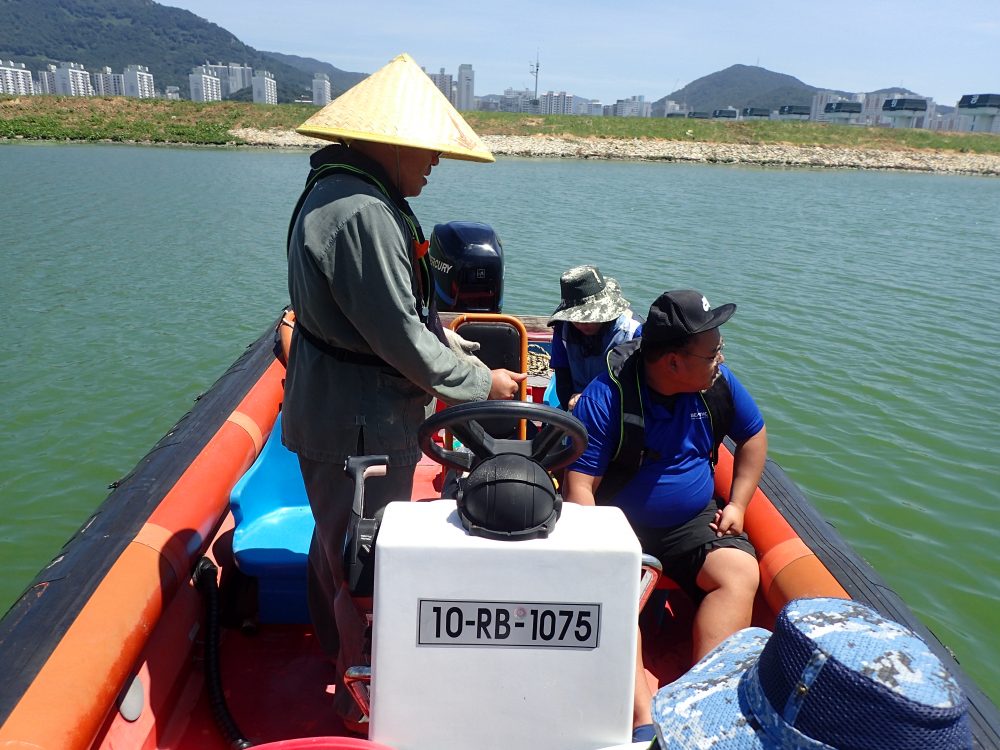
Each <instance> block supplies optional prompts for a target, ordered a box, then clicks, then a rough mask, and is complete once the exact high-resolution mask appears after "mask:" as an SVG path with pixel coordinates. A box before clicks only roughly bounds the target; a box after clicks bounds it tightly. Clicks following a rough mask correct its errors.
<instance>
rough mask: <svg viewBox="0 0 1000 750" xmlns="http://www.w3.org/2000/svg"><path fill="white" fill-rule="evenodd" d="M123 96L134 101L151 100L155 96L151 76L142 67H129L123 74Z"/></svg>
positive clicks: (146, 69)
mask: <svg viewBox="0 0 1000 750" xmlns="http://www.w3.org/2000/svg"><path fill="white" fill-rule="evenodd" d="M122 77H123V79H124V81H125V96H131V97H133V98H135V99H152V98H154V97H155V96H156V87H155V86H154V85H153V74H152V73H150V72H149V68H147V67H146V66H144V65H129V66H128V67H127V68H125V73H124V74H123V76H122Z"/></svg>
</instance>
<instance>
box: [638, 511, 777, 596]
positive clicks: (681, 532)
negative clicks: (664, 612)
mask: <svg viewBox="0 0 1000 750" xmlns="http://www.w3.org/2000/svg"><path fill="white" fill-rule="evenodd" d="M722 507H725V503H724V502H723V501H722V500H719V499H718V498H713V499H712V501H711V502H709V504H708V505H706V506H705V508H704V510H702V511H701V512H700V513H699V514H698V515H696V516H695V517H694V518H692V519H691V520H690V521H687V522H685V523H682V524H681V525H680V526H670V527H667V528H655V527H651V526H639V525H638V524H632V529H633V531H635V535H636V536H637V537H639V543H640V544H641V545H642V551H643V552H645V553H646V554H648V555H653V557H655V558H656V559H657V560H659V561H660V563H661V564H662V565H663V573H664V575H667V576H670V577H671V578H672V579H674V580H675V581H676V582H677V584H678V585H679V586H680V587H681V588H682V589H683V590H684V592H685V593H686V594H687V595H688V596H690V597H691V600H692V601H693V602H695V603H696V604H697V603H698V602H700V601H701V599H702V597H704V596H705V592H704V591H702V590H701V589H700V588H698V584H697V583H695V579H696V578H697V577H698V573H699V572H700V571H701V566H702V565H704V564H705V557H706V556H707V555H708V553H709V552H711V551H712V550H713V549H716V548H719V547H735V548H736V549H741V550H743V551H744V552H746V553H747V554H749V555H753V556H754V557H756V556H757V550H755V549H754V547H753V545H752V544H751V543H750V539H749V538H747V535H746V534H745V533H743V534H740V535H739V536H724V537H721V538H719V537H717V536H716V535H715V532H714V531H712V529H711V527H709V524H710V523H711V522H712V521H713V520H714V519H715V513H716V511H717V510H719V508H722Z"/></svg>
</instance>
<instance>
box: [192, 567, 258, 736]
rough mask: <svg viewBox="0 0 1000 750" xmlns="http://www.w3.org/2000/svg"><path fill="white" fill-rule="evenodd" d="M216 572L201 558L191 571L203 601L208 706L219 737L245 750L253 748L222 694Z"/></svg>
mask: <svg viewBox="0 0 1000 750" xmlns="http://www.w3.org/2000/svg"><path fill="white" fill-rule="evenodd" d="M218 571H219V569H218V568H217V567H216V566H215V563H213V562H212V561H211V560H209V559H208V558H207V557H203V558H201V559H200V560H199V561H198V564H197V565H196V566H195V568H194V583H195V586H197V587H198V590H199V591H201V593H202V595H203V596H204V597H205V682H206V683H207V685H208V695H209V702H210V703H211V705H212V714H213V715H214V716H215V723H216V724H218V726H219V729H220V730H221V732H222V735H223V736H224V737H225V739H226V741H227V742H228V743H229V746H230V747H231V748H233V750H245V749H246V748H249V747H253V743H252V742H251V741H250V740H248V739H247V738H246V737H244V736H243V733H242V732H241V731H240V729H239V727H238V726H236V721H235V720H234V719H233V716H232V714H230V713H229V707H228V706H227V705H226V696H225V693H224V692H223V691H222V669H221V666H220V652H219V642H220V638H221V634H222V631H221V627H220V625H219V583H218Z"/></svg>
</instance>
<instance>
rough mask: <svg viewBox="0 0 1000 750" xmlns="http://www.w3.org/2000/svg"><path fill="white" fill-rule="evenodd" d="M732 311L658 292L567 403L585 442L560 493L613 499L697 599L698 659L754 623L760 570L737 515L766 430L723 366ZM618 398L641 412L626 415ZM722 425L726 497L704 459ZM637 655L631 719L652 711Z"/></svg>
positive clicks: (582, 499)
mask: <svg viewBox="0 0 1000 750" xmlns="http://www.w3.org/2000/svg"><path fill="white" fill-rule="evenodd" d="M735 311H736V305H732V304H727V305H722V306H720V307H717V308H712V307H711V305H710V304H709V302H708V300H707V299H706V298H705V297H704V295H702V294H701V293H700V292H696V291H694V290H690V289H685V290H679V291H673V292H665V293H664V294H662V295H660V297H659V298H657V300H656V301H655V302H654V303H653V305H652V306H651V307H650V309H649V316H648V318H647V319H646V322H645V324H644V325H643V331H642V338H641V339H638V340H636V341H633V342H629V343H626V344H623V345H621V346H619V347H617V348H616V349H614V350H613V351H612V352H611V354H610V355H609V364H610V365H611V367H610V369H609V371H608V372H605V373H604V374H602V375H600V376H598V377H597V378H596V379H595V380H594V381H593V382H591V384H590V385H589V386H587V388H586V389H585V390H584V392H583V394H582V395H581V396H580V399H579V401H578V402H577V404H576V409H574V411H573V414H574V416H576V417H577V418H579V419H580V421H582V422H583V423H584V425H585V426H586V427H587V433H588V435H589V437H590V441H589V444H588V447H587V450H586V452H585V453H584V454H583V456H581V457H580V459H578V460H577V461H576V463H574V464H573V465H572V466H570V467H569V472H568V473H567V478H566V498H567V499H568V500H570V501H572V502H576V503H580V504H583V505H594V504H595V503H596V502H601V503H602V504H613V505H616V506H618V507H620V508H621V509H622V511H623V512H624V513H625V515H626V517H627V518H628V519H629V522H630V523H631V524H632V527H633V529H634V530H635V532H636V535H637V536H638V537H639V540H640V542H641V543H642V547H643V551H644V552H647V553H649V554H652V555H654V556H656V557H657V558H658V559H659V560H660V561H661V563H663V569H664V572H665V573H666V574H667V575H669V576H670V577H671V578H673V579H674V580H676V581H677V583H678V584H680V585H681V586H682V588H684V590H685V591H686V592H687V593H688V594H689V595H690V596H691V597H692V598H693V600H694V601H695V603H696V604H698V609H697V612H696V614H695V619H694V629H693V634H692V638H693V646H694V659H695V660H696V661H697V660H698V659H700V658H701V657H702V656H704V655H705V654H706V653H708V652H709V651H710V650H711V649H712V648H714V647H715V646H716V645H718V644H719V643H721V642H722V641H723V640H724V639H725V638H726V637H728V636H729V635H731V634H732V633H735V632H736V631H737V630H740V629H742V628H745V627H748V626H749V625H750V615H751V612H752V609H753V600H754V595H755V594H756V591H757V585H758V580H759V573H758V567H757V560H756V558H755V552H754V549H753V546H752V545H751V544H750V541H749V539H747V536H746V534H744V533H743V516H744V513H745V511H746V508H747V505H748V504H749V502H750V498H751V497H752V495H753V493H754V490H755V489H756V488H757V483H758V482H759V481H760V476H761V473H762V472H763V470H764V463H765V460H766V458H767V432H766V430H765V428H764V420H763V417H762V416H761V413H760V410H759V409H758V408H757V405H756V404H755V403H754V401H753V399H752V398H751V396H750V394H749V393H748V392H747V390H746V389H745V388H744V387H743V385H742V384H741V383H740V382H739V381H738V380H737V379H736V376H735V375H733V373H732V372H731V371H730V370H729V368H728V367H726V366H725V365H724V364H723V362H724V361H725V357H724V356H723V354H722V349H723V341H722V335H721V333H720V332H719V327H720V326H721V325H722V324H723V323H725V322H726V321H727V320H729V318H730V317H732V315H733V313H734V312H735ZM636 391H637V393H635V392H636ZM633 394H635V395H633ZM623 404H624V407H623ZM623 408H625V409H626V410H631V411H630V412H629V413H630V414H632V411H634V412H638V414H633V415H632V418H631V419H624V418H623V416H622V412H623ZM637 419H638V420H641V421H642V428H641V430H640V431H639V434H638V437H637V438H636V437H635V433H634V432H632V433H630V435H631V437H629V439H628V440H626V439H625V437H626V436H623V431H627V430H628V429H629V428H628V427H627V426H626V425H627V423H629V422H633V423H634V422H636V421H637ZM723 434H728V435H729V437H731V438H732V439H733V441H734V442H735V443H736V452H735V456H734V467H733V483H732V487H731V488H730V499H729V503H727V504H723V503H722V502H721V501H717V500H716V498H715V496H714V492H715V481H714V472H713V463H712V459H713V457H714V455H715V451H716V450H717V446H718V442H719V441H721V439H722V437H723ZM636 440H638V441H639V442H641V443H642V445H641V446H639V447H640V448H641V451H639V450H634V451H632V452H633V453H634V455H635V456H636V460H635V461H634V462H633V463H632V465H631V466H630V467H628V468H627V469H623V468H622V466H621V463H622V452H623V445H624V444H626V443H633V444H634V443H635V442H636ZM625 452H626V453H628V452H629V451H628V450H626V451H625ZM616 456H617V457H618V458H617V459H616ZM602 484H603V491H602ZM641 654H642V650H641V646H640V649H639V656H638V664H637V667H638V668H637V670H636V704H635V722H636V724H637V725H642V724H646V723H648V722H649V721H650V719H649V704H650V699H651V694H650V691H649V686H648V684H647V683H646V680H645V675H644V670H643V669H642V658H641Z"/></svg>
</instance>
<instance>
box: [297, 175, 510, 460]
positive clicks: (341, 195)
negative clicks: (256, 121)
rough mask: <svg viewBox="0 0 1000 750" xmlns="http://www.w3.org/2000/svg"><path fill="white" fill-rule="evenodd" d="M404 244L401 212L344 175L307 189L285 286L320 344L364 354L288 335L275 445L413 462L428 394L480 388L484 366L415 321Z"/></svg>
mask: <svg viewBox="0 0 1000 750" xmlns="http://www.w3.org/2000/svg"><path fill="white" fill-rule="evenodd" d="M417 284H418V281H417V276H416V271H415V269H414V261H413V240H412V236H411V233H410V230H409V227H408V226H407V224H406V220H405V219H404V218H403V215H402V213H401V212H400V211H399V210H398V209H397V208H396V207H395V206H394V205H392V203H391V202H390V201H389V199H388V198H387V197H386V196H385V195H384V194H383V193H382V192H381V191H380V190H379V189H378V188H377V187H375V186H374V185H371V184H369V183H368V182H367V181H365V180H363V179H361V178H359V177H355V176H353V175H346V174H333V175H330V176H327V177H324V178H323V179H321V180H320V181H319V182H317V183H316V185H315V186H314V187H313V188H312V190H311V192H310V193H309V195H308V197H307V198H306V201H305V203H304V205H303V207H302V210H301V212H300V214H299V216H298V219H297V221H296V223H295V225H294V228H293V230H292V234H291V241H290V243H289V254H288V291H289V295H290V297H291V303H292V307H293V308H294V310H295V315H296V319H297V320H298V321H299V322H300V323H301V324H302V325H304V326H305V327H306V329H307V330H308V331H309V332H310V333H311V334H313V335H314V336H316V337H317V338H319V339H321V340H323V341H324V342H326V343H327V344H329V345H331V346H333V347H337V348H341V349H348V350H350V351H353V352H359V353H363V354H375V355H377V356H378V357H381V358H382V359H383V360H385V362H386V363H387V364H388V365H390V366H391V367H381V366H377V365H369V364H356V363H351V362H344V361H341V360H338V359H336V358H335V357H333V356H331V355H330V354H327V353H324V352H322V351H320V350H319V349H318V348H316V347H315V346H313V345H312V344H311V343H310V342H309V341H307V340H306V339H305V337H303V336H300V335H293V337H292V345H291V351H290V353H289V363H288V373H287V376H286V380H285V398H284V405H283V407H282V408H283V414H284V416H283V418H282V440H283V442H284V444H285V445H286V446H287V447H288V449H289V450H292V451H294V452H296V453H298V454H300V455H302V456H304V457H306V458H310V459H313V460H316V461H336V462H340V461H343V460H344V459H346V458H347V457H348V456H350V455H354V454H356V453H357V448H358V442H359V441H358V438H359V433H360V435H361V436H362V437H363V441H364V449H365V453H368V454H377V453H385V454H388V456H389V461H390V465H410V464H414V463H416V462H417V460H418V459H419V457H420V449H419V447H418V445H417V440H416V430H417V427H418V426H419V425H420V423H421V422H422V421H423V419H424V416H425V412H426V407H427V405H428V403H429V402H430V400H431V396H432V395H434V396H437V397H438V398H440V399H442V400H443V401H445V402H448V403H460V402H465V401H479V400H483V399H485V398H486V397H487V396H488V395H489V391H490V385H491V377H490V371H489V369H487V367H486V366H485V365H482V363H478V364H477V363H476V361H475V360H466V359H460V358H459V357H457V356H456V355H455V354H454V353H453V352H452V351H451V350H450V349H449V348H448V347H447V346H446V345H444V344H442V343H441V341H440V340H439V339H438V337H437V336H436V335H435V334H434V333H433V332H431V331H430V330H429V329H428V328H427V326H426V325H425V324H424V322H423V321H422V320H421V317H420V312H419V310H418V307H417V305H418V302H417V300H418V297H419V295H418V286H417Z"/></svg>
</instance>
